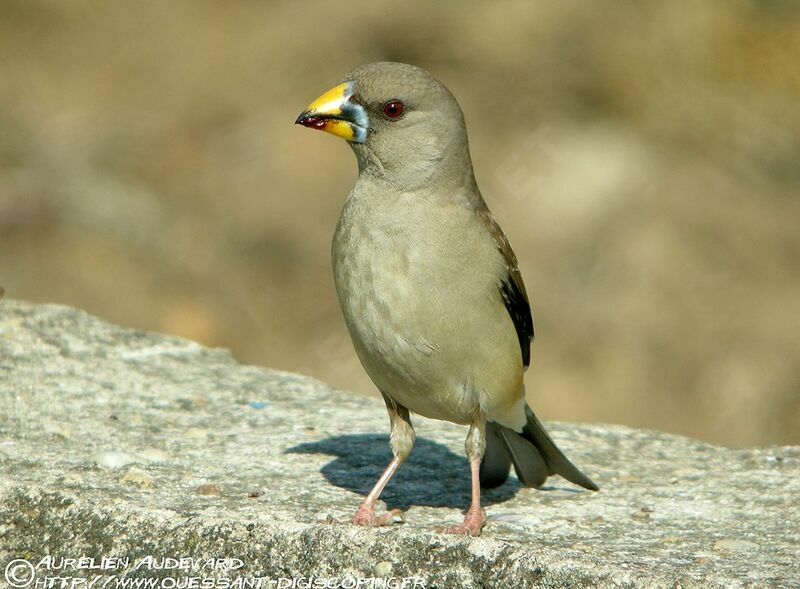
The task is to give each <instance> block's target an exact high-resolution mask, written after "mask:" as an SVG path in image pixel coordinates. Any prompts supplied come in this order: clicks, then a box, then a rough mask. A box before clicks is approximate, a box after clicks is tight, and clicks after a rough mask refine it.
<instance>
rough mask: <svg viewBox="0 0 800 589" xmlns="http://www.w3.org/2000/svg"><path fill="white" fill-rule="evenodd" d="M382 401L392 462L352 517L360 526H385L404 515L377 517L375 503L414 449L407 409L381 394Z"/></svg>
mask: <svg viewBox="0 0 800 589" xmlns="http://www.w3.org/2000/svg"><path fill="white" fill-rule="evenodd" d="M381 394H382V395H383V400H384V402H385V403H386V410H387V411H388V412H389V421H390V422H391V433H390V435H389V439H390V443H391V446H392V453H393V454H394V458H393V459H392V461H391V462H390V463H389V466H387V467H386V470H384V471H383V474H381V476H380V478H379V479H378V482H376V483H375V486H374V487H372V490H371V491H370V492H369V494H368V495H367V496H366V497H365V498H364V501H362V502H361V505H359V506H358V509H357V510H356V513H355V515H353V520H352V521H353V523H354V524H356V525H359V526H386V525H390V524H392V523H393V522H394V520H395V518H396V517H402V514H403V512H402V511H400V510H399V509H392V510H391V511H388V512H387V513H384V514H381V515H376V514H375V503H376V502H377V501H378V498H379V497H380V496H381V493H382V492H383V488H384V487H385V486H386V484H387V483H388V482H389V480H390V479H391V478H392V476H393V475H394V473H395V472H397V469H398V468H400V465H401V464H403V462H405V461H406V459H407V458H408V455H409V454H411V449H412V448H413V447H414V439H415V434H414V427H413V426H412V425H411V418H410V417H409V415H408V409H406V408H405V407H403V406H402V405H400V404H398V403H396V402H395V401H394V400H393V399H391V398H390V397H389V396H388V395H386V394H385V393H383V392H381Z"/></svg>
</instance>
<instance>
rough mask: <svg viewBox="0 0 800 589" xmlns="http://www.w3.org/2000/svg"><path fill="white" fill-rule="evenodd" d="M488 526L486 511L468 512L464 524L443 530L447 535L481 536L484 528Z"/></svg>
mask: <svg viewBox="0 0 800 589" xmlns="http://www.w3.org/2000/svg"><path fill="white" fill-rule="evenodd" d="M485 525H486V511H485V510H483V509H480V510H472V509H470V510H469V511H467V514H466V515H465V516H464V522H463V523H461V524H459V525H457V526H453V527H450V528H445V529H444V530H442V531H443V532H444V533H445V534H458V535H462V536H480V535H481V530H482V529H483V526H485Z"/></svg>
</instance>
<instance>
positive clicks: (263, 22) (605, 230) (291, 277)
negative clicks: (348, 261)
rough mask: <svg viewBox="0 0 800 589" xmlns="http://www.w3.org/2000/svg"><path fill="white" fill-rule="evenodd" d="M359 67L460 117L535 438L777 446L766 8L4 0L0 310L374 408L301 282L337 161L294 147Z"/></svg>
mask: <svg viewBox="0 0 800 589" xmlns="http://www.w3.org/2000/svg"><path fill="white" fill-rule="evenodd" d="M382 59H392V60H401V61H408V62H412V63H416V64H418V65H421V66H424V67H426V68H428V69H430V70H431V71H433V72H434V73H435V75H437V77H439V78H440V79H442V80H443V81H444V82H445V83H446V84H447V85H448V86H449V87H450V88H451V90H453V92H454V93H455V94H456V95H457V96H458V97H459V99H460V101H461V104H462V106H463V108H464V111H465V113H466V117H467V123H468V126H469V129H470V134H471V142H472V148H473V157H474V160H475V166H476V172H477V175H478V180H479V183H480V184H481V186H482V189H483V192H484V194H485V196H486V198H487V200H488V201H489V205H490V207H491V208H492V209H493V210H494V211H495V213H496V216H497V217H498V219H499V221H500V223H501V224H502V225H503V226H504V228H505V229H506V232H507V233H508V235H509V237H510V239H511V241H512V243H513V244H514V246H515V249H516V250H517V253H518V255H519V257H520V260H521V267H522V273H523V276H524V277H525V280H526V283H527V285H528V290H529V292H530V294H531V298H532V303H533V310H534V317H535V320H536V327H537V336H538V337H537V340H536V342H535V344H534V347H533V367H532V369H531V371H530V372H529V374H528V380H527V382H528V388H529V391H530V394H531V396H532V397H534V401H535V406H536V407H537V408H538V411H539V413H540V414H541V415H542V416H543V417H544V418H546V419H561V420H587V421H607V422H615V423H625V424H632V425H636V426H642V427H653V428H659V429H662V430H667V431H671V432H679V433H684V434H689V435H692V436H696V437H699V438H703V439H706V440H712V441H715V442H720V443H726V444H776V443H800V232H799V231H798V225H799V223H798V222H799V221H800V107H799V106H798V97H800V66H798V63H800V4H798V3H797V2H793V1H791V0H783V1H781V0H771V1H766V0H765V1H761V2H756V1H736V0H714V1H705V2H696V1H694V0H678V1H675V2H661V1H655V0H653V1H646V2H645V1H643V2H635V3H634V2H614V3H587V2H582V1H577V0H575V1H564V0H539V1H537V2H535V3H532V2H487V3H485V4H471V3H466V2H440V3H429V2H424V1H421V0H420V1H417V0H406V1H405V2H347V3H346V2H339V3H332V2H291V3H290V2H286V3H271V2H255V1H252V2H210V1H208V2H200V1H197V0H191V1H190V0H186V1H177V0H171V1H169V2H166V1H164V2H156V1H147V2H105V1H99V0H98V1H97V2H71V1H65V0H52V1H41V0H38V1H33V0H15V1H5V2H3V3H2V4H0V284H2V285H3V286H5V287H6V289H7V291H8V293H7V296H11V297H15V298H22V299H29V300H35V301H55V302H60V303H67V304H70V305H75V306H78V307H81V308H83V309H86V310H87V311H90V312H91V313H94V314H97V315H100V316H103V317H106V318H108V319H110V320H112V321H115V322H118V323H121V324H124V325H128V326H135V327H140V328H144V329H151V330H158V331H164V332H169V333H175V334H179V335H183V336H186V337H190V338H194V339H197V340H200V341H201V342H204V343H206V344H209V345H214V346H226V347H230V348H232V349H233V351H234V353H235V355H236V356H237V357H238V358H239V359H241V360H243V361H246V362H252V363H257V364H262V365H268V366H271V367H275V368H281V369H286V370H292V371H298V372H303V373H307V374H311V375H314V376H316V377H318V378H320V379H322V380H325V381H328V382H330V383H332V384H334V385H336V386H338V387H341V388H346V389H351V390H355V391H359V392H365V393H370V392H372V390H373V388H372V386H371V384H370V383H369V381H368V380H367V378H366V376H364V374H363V373H362V371H361V369H360V367H359V365H358V363H357V360H356V359H355V356H354V354H353V352H352V350H351V348H350V343H349V340H348V338H347V334H346V332H345V330H344V327H343V325H342V322H341V320H340V317H339V312H338V307H337V303H336V300H335V294H334V291H333V287H332V280H331V272H330V267H329V243H330V237H331V233H332V231H333V227H334V224H335V222H336V219H337V215H338V212H339V209H340V207H341V206H342V203H343V200H344V197H345V195H346V193H347V191H348V189H349V187H350V186H351V185H352V183H353V181H354V177H355V172H356V167H355V160H354V158H353V156H352V154H351V153H350V150H349V149H348V148H347V147H346V145H345V144H344V143H342V142H341V141H339V140H337V139H335V138H333V137H331V136H326V135H323V134H321V133H315V132H312V131H309V130H307V129H302V128H300V127H295V126H293V125H292V123H293V121H294V118H295V117H296V115H297V114H298V113H299V112H300V111H301V110H302V109H303V108H304V107H305V106H306V104H308V103H309V102H310V101H311V100H312V99H314V98H316V97H317V96H318V95H319V94H320V93H321V92H323V91H324V90H327V89H328V87H329V86H331V85H332V84H333V83H334V82H335V81H336V80H337V79H338V78H339V77H340V76H341V75H342V74H343V73H344V72H345V71H347V70H348V69H350V68H351V67H353V66H355V65H357V64H360V63H363V62H367V61H374V60H382ZM380 426H383V424H380ZM380 426H378V425H376V427H380Z"/></svg>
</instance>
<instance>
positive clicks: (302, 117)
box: [294, 110, 308, 125]
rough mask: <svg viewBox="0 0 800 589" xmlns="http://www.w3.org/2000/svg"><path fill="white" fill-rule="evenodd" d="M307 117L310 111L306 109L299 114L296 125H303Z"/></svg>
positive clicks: (295, 121)
mask: <svg viewBox="0 0 800 589" xmlns="http://www.w3.org/2000/svg"><path fill="white" fill-rule="evenodd" d="M306 118H308V111H307V110H304V111H303V112H301V113H300V116H298V117H297V118H296V119H295V120H294V124H295V125H302V124H303V123H304V122H305V120H306Z"/></svg>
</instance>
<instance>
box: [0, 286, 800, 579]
mask: <svg viewBox="0 0 800 589" xmlns="http://www.w3.org/2000/svg"><path fill="white" fill-rule="evenodd" d="M0 403H2V412H0V431H1V432H2V436H1V437H0V469H1V470H2V472H3V474H4V476H3V478H2V480H0V570H2V569H4V568H5V566H6V564H7V563H8V562H9V561H11V560H12V559H14V558H27V559H29V560H32V561H38V560H39V559H41V558H42V557H43V556H45V555H47V554H50V555H54V556H63V557H69V558H78V557H84V556H85V557H94V558H96V559H100V558H102V557H112V556H121V557H127V558H129V559H131V561H132V562H136V559H140V558H143V557H145V556H153V557H157V558H161V557H173V558H178V557H186V556H193V557H197V558H204V559H205V558H212V557H226V558H236V559H240V560H241V561H242V562H243V566H242V568H241V569H238V570H237V571H227V572H224V571H217V572H216V573H214V574H215V575H216V576H217V577H219V576H222V577H224V576H226V575H230V577H231V578H237V577H241V576H242V575H246V576H256V577H272V578H278V577H300V576H305V577H308V576H312V575H313V576H321V577H343V576H346V575H352V576H356V577H371V576H374V575H376V574H377V575H386V574H390V575H392V576H398V577H402V576H419V577H421V578H423V579H425V586H426V587H508V588H512V587H584V586H585V587H620V586H622V587H676V586H681V587H744V586H764V587H767V586H769V587H797V586H800V564H798V562H799V561H800V448H797V447H784V448H770V449H746V450H738V449H727V448H720V447H715V446H711V445H708V444H705V443H701V442H698V441H694V440H691V439H687V438H683V437H678V436H671V435H666V434H662V433H657V432H652V431H642V430H634V429H629V428H624V427H618V426H608V425H568V424H551V426H550V427H551V431H552V432H553V435H554V437H555V438H556V439H557V441H558V442H559V444H561V445H562V446H563V447H564V449H565V451H566V452H567V454H568V455H569V456H571V457H573V458H574V460H575V461H576V462H577V464H579V465H581V466H582V467H584V468H585V470H586V471H587V472H588V473H590V475H591V476H592V478H594V479H595V480H596V481H597V482H598V483H599V484H600V486H601V488H602V490H601V491H600V492H599V493H589V492H583V491H581V490H579V489H578V488H576V487H573V486H571V485H569V484H568V483H566V482H565V481H563V480H561V479H551V481H550V482H551V483H552V486H550V487H547V488H546V489H545V490H532V489H526V488H523V487H521V486H520V485H519V484H518V483H517V482H516V480H514V481H510V482H509V483H506V484H505V485H504V486H503V487H501V488H499V489H496V490H493V491H491V492H489V493H487V496H486V501H485V505H486V507H487V512H488V514H489V524H488V526H487V528H486V529H485V531H484V535H483V537H481V538H478V539H469V538H456V537H450V536H444V535H440V534H437V533H436V532H435V531H434V529H435V527H436V526H439V525H442V524H450V523H456V522H457V521H459V519H460V517H461V510H462V508H463V507H464V506H466V504H467V502H468V499H469V497H468V488H469V478H468V468H467V463H466V460H465V458H464V457H463V437H464V435H465V431H464V429H463V428H460V427H457V426H454V425H451V424H447V423H441V422H435V421H430V420H425V419H420V418H417V419H416V423H417V425H418V444H417V447H416V448H415V451H414V453H413V455H412V458H411V460H410V462H409V463H408V464H407V465H405V466H404V467H403V469H402V470H401V471H400V473H399V475H398V476H397V478H396V479H395V480H394V481H393V482H392V483H390V485H389V487H388V488H387V492H386V494H385V496H384V500H385V502H386V503H387V504H388V505H389V506H390V507H400V508H403V509H405V510H406V523H405V524H403V525H397V526H394V527H393V528H391V529H379V530H369V529H360V528H353V527H351V526H348V525H331V524H326V523H321V522H324V520H325V519H326V518H327V517H328V516H329V515H330V516H333V517H335V518H341V519H346V518H347V517H348V516H349V515H350V514H351V513H352V511H353V510H354V508H355V506H356V505H357V503H358V501H359V500H360V498H361V497H362V495H363V494H364V493H366V491H367V490H368V489H369V487H370V485H371V484H372V483H373V482H374V479H375V478H376V477H377V475H378V474H379V472H380V470H381V469H382V468H383V466H384V465H385V464H386V463H387V462H388V460H389V457H390V452H389V449H388V443H387V436H386V431H387V426H388V420H387V418H386V415H385V411H384V409H383V406H382V403H381V402H380V401H378V400H372V399H365V398H361V397H356V396H353V395H348V394H345V393H341V392H339V391H335V390H333V389H331V388H329V387H327V386H325V385H324V384H322V383H320V382H318V381H315V380H313V379H310V378H307V377H303V376H299V375H294V374H289V373H284V372H277V371H273V370H267V369H262V368H256V367H252V366H243V365H240V364H238V363H236V362H235V360H233V359H232V358H231V356H230V355H229V354H228V353H227V352H225V351H222V350H210V349H207V348H203V347H202V346H199V345H198V344H196V343H193V342H190V341H186V340H181V339H178V338H174V337H167V336H163V335H158V334H151V333H144V332H140V331H132V330H127V329H122V328H120V327H116V326H114V325H110V324H108V323H105V322H103V321H101V320H99V319H96V318H93V317H91V316H89V315H87V314H85V313H82V312H80V311H76V310H73V309H70V308H66V307H60V306H52V305H32V304H28V303H23V302H19V301H13V300H4V301H2V302H0ZM125 573H126V570H117V571H115V574H118V575H123V574H125ZM43 574H44V573H43V572H40V575H43ZM54 574H57V573H54ZM74 574H79V575H84V574H86V575H89V574H90V572H86V571H84V572H81V573H74ZM165 574H167V573H165V572H164V571H154V570H149V569H139V570H138V571H131V570H130V567H129V569H128V570H127V575H128V576H129V577H132V576H138V577H143V576H144V577H146V576H158V575H165ZM3 582H4V581H3V580H2V578H0V584H2V583H3ZM272 586H273V587H274V586H275V585H272Z"/></svg>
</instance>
